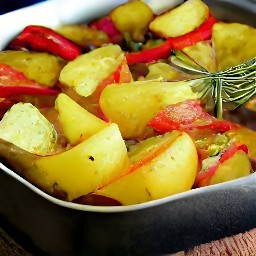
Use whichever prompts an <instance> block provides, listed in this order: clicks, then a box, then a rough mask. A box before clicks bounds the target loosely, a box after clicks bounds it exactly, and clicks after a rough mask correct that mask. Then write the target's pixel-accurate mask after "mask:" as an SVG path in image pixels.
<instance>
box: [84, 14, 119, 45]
mask: <svg viewBox="0 0 256 256" xmlns="http://www.w3.org/2000/svg"><path fill="white" fill-rule="evenodd" d="M89 27H90V28H93V29H98V30H101V31H103V32H105V33H106V34H107V35H108V38H109V41H110V42H111V43H116V44H118V43H121V42H122V40H123V36H122V34H121V33H120V32H119V31H118V30H117V28H116V27H115V24H114V23H113V21H112V19H111V17H110V16H105V17H103V18H101V19H98V20H96V21H93V22H92V23H90V24H89Z"/></svg>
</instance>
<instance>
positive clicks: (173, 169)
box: [96, 131, 198, 205]
mask: <svg viewBox="0 0 256 256" xmlns="http://www.w3.org/2000/svg"><path fill="white" fill-rule="evenodd" d="M156 143H157V144H156V145H155V146H154V145H152V144H151V143H149V144H148V145H145V144H142V149H140V150H137V151H138V154H139V157H138V156H136V154H135V155H133V159H134V158H137V163H140V161H142V162H143V161H144V162H143V164H142V165H140V164H138V167H137V168H136V163H135V168H134V169H133V170H132V171H131V172H129V173H128V174H126V175H125V176H123V177H121V178H120V179H118V180H116V181H114V182H112V183H110V184H108V185H106V186H104V187H103V188H101V189H99V190H97V191H96V194H99V195H103V196H107V197H110V198H113V199H115V200H117V201H119V202H120V203H122V204H123V205H131V204H138V203H143V202H147V201H150V200H155V199H159V198H162V197H166V196H170V195H173V194H176V193H180V192H184V191H187V190H189V189H191V187H192V185H193V183H194V179H195V176H196V173H197V164H198V157H197V151H196V148H195V145H194V143H193V141H192V139H191V138H190V137H189V135H187V134H186V133H184V132H178V131H173V132H171V133H169V134H166V135H165V136H164V137H163V138H162V140H158V141H156ZM143 151H144V152H147V153H148V155H147V156H145V154H143V153H142V152H143ZM141 157H144V160H143V159H141ZM139 159H141V160H139Z"/></svg>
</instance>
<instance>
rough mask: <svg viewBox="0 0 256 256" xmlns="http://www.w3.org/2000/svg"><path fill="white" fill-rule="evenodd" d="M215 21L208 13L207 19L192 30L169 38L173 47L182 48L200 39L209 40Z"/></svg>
mask: <svg viewBox="0 0 256 256" xmlns="http://www.w3.org/2000/svg"><path fill="white" fill-rule="evenodd" d="M216 22H217V20H216V19H215V18H214V17H213V16H212V15H211V14H209V17H208V19H207V20H206V21H205V22H204V23H203V24H202V25H201V26H200V27H198V28H196V29H195V30H194V31H191V32H190V33H187V34H185V35H183V36H179V37H173V38H171V40H172V46H173V49H174V50H182V49H183V48H184V47H187V46H191V45H193V44H196V43H198V42H200V41H204V40H210V39H211V37H212V27H213V25H214V24H215V23H216Z"/></svg>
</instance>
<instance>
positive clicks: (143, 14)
mask: <svg viewBox="0 0 256 256" xmlns="http://www.w3.org/2000/svg"><path fill="white" fill-rule="evenodd" d="M110 17H111V19H112V21H113V23H114V24H115V27H116V28H117V29H118V30H119V31H120V32H121V33H124V34H125V33H127V34H129V35H130V36H131V38H132V39H133V40H135V41H141V42H143V41H144V34H146V32H147V30H148V25H149V23H150V22H151V20H152V19H153V11H152V10H151V8H150V7H149V6H148V5H147V4H146V3H144V2H143V1H131V2H128V3H125V4H123V5H120V6H118V7H117V8H115V9H114V10H113V11H112V12H111V13H110Z"/></svg>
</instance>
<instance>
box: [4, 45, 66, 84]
mask: <svg viewBox="0 0 256 256" xmlns="http://www.w3.org/2000/svg"><path fill="white" fill-rule="evenodd" d="M0 63H4V64H7V65H9V66H11V67H13V68H15V69H17V70H19V71H20V72H22V73H23V74H24V75H25V76H26V77H27V78H29V79H32V80H35V81H37V82H39V83H41V84H44V85H48V86H54V85H55V84H56V83H57V82H58V80H59V75H60V71H61V69H62V68H63V67H64V65H66V61H65V60H63V59H61V58H59V57H56V56H54V55H51V54H48V53H46V52H28V51H14V50H13V51H2V52H0Z"/></svg>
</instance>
